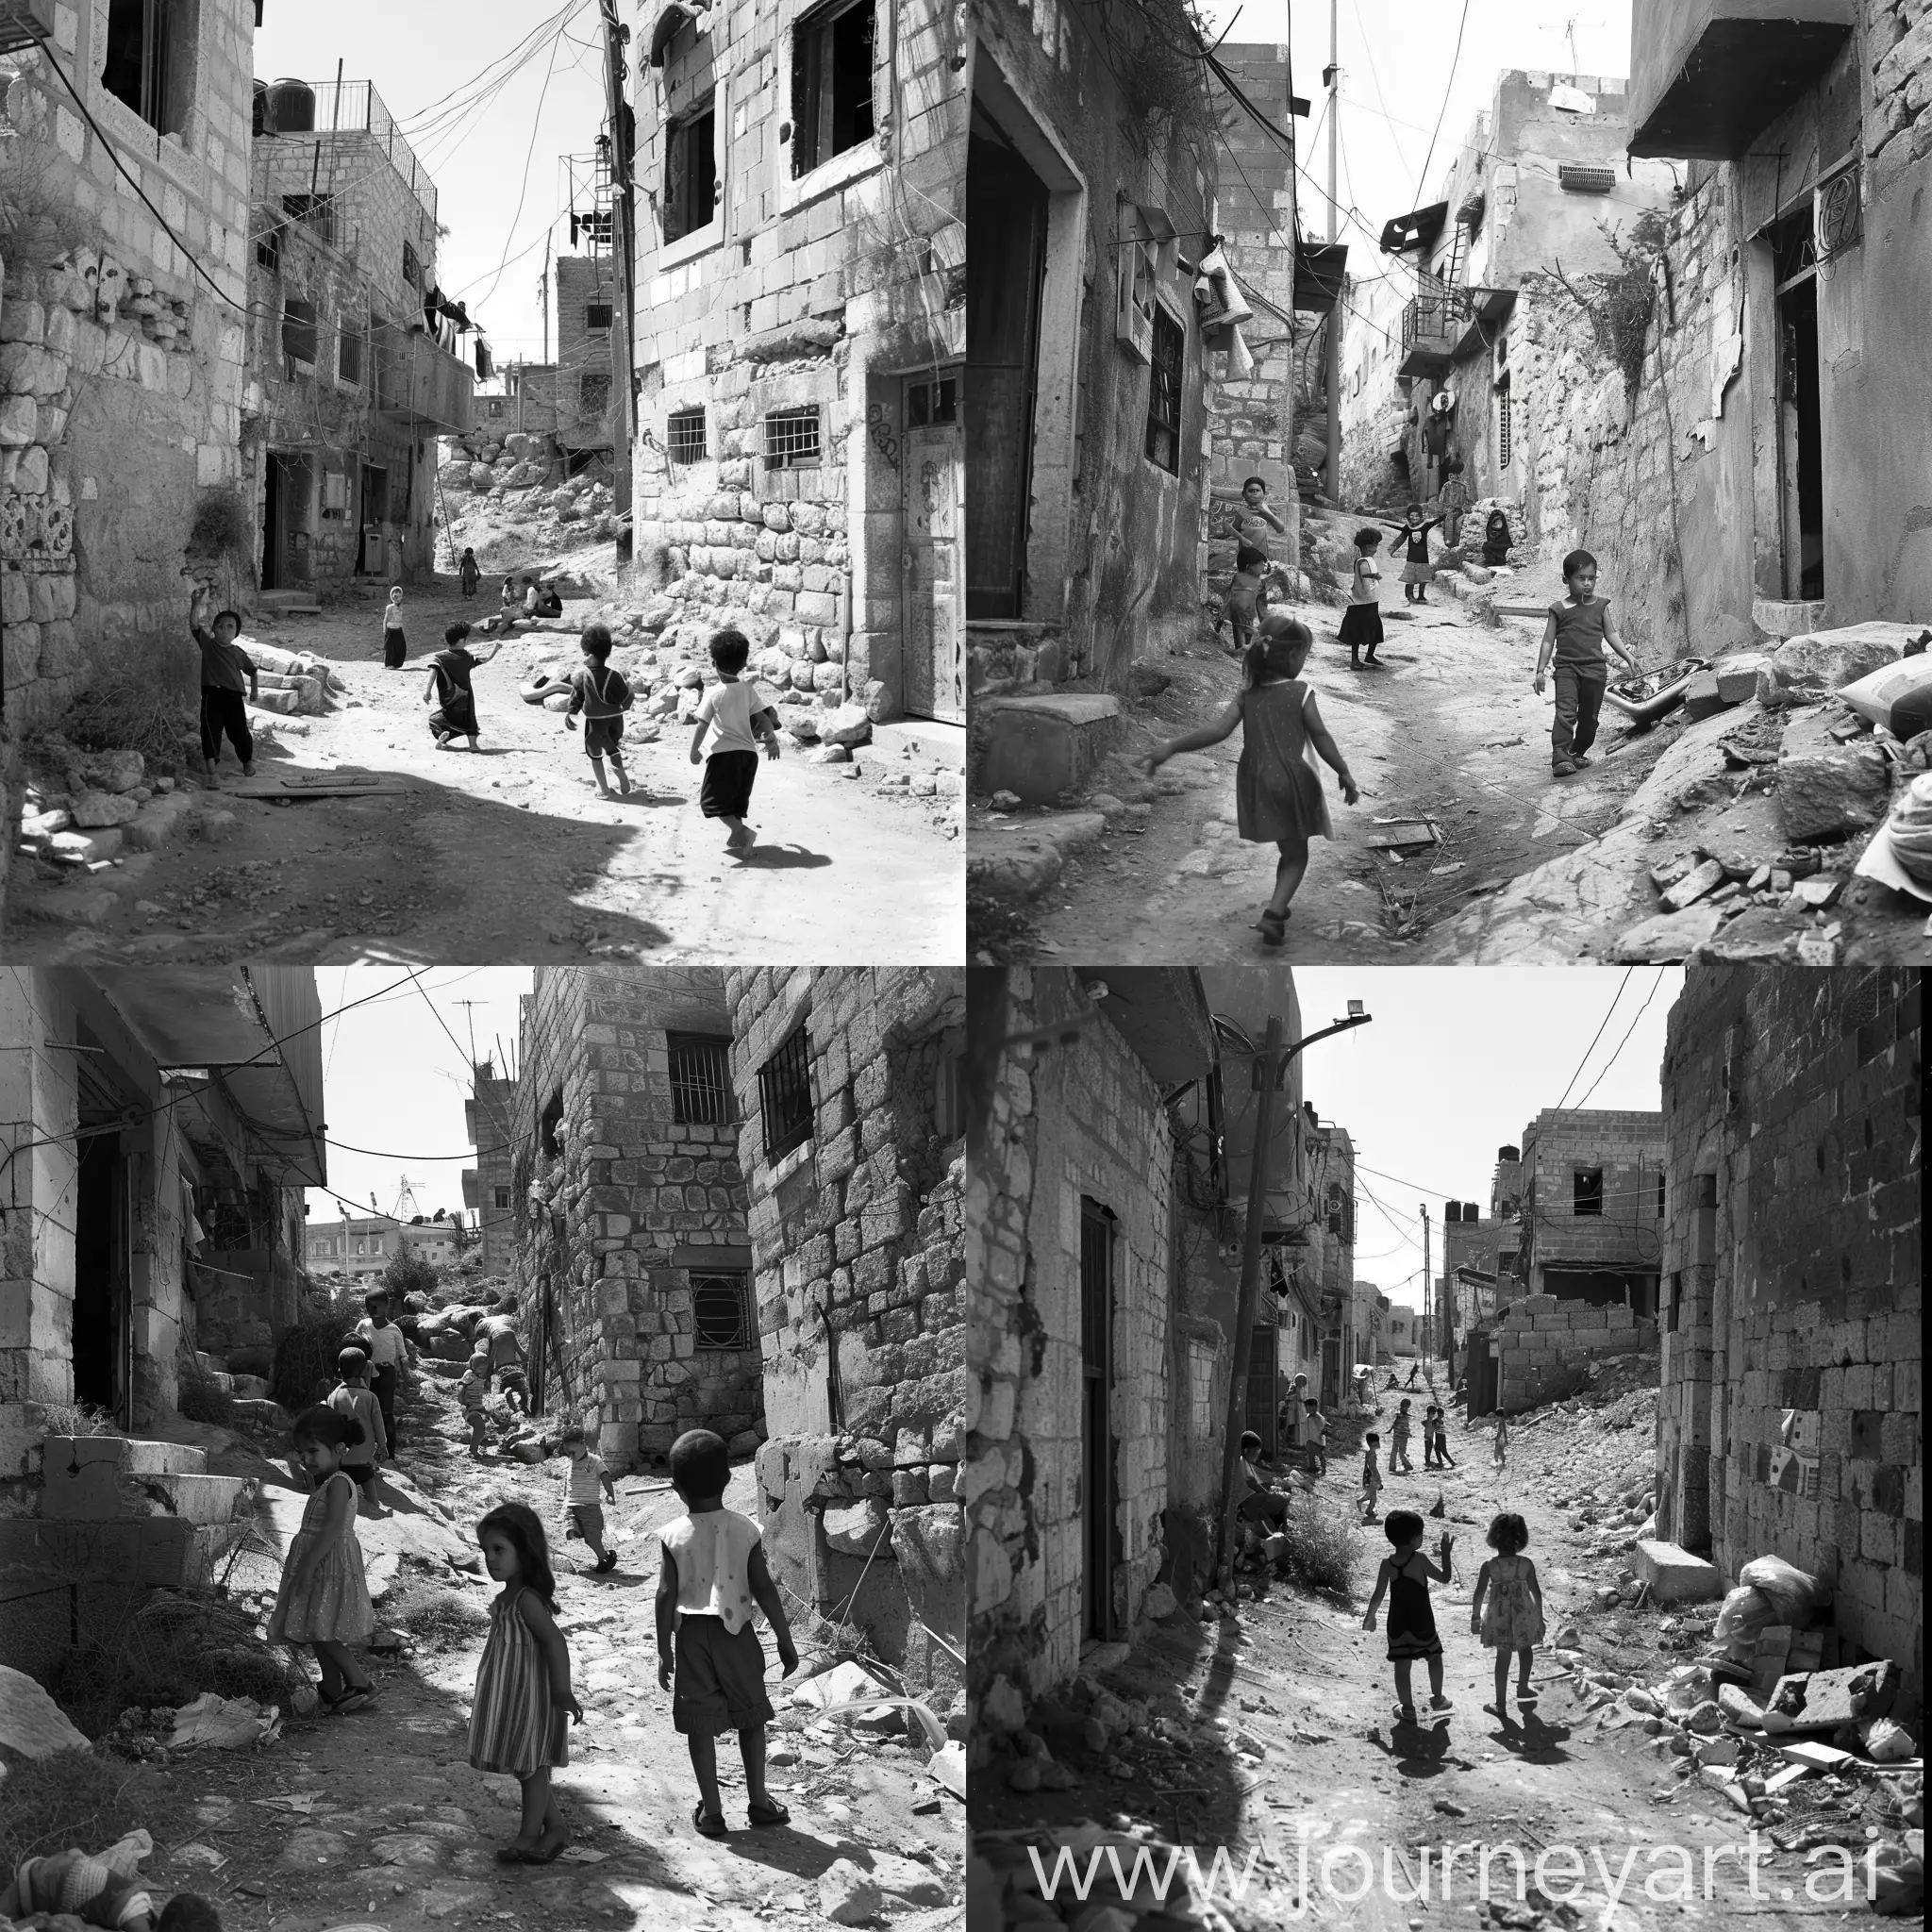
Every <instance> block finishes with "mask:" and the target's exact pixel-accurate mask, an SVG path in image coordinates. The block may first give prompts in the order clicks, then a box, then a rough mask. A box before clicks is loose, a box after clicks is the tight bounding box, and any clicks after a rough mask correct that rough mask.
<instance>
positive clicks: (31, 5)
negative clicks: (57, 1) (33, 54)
mask: <svg viewBox="0 0 1932 1932" xmlns="http://www.w3.org/2000/svg"><path fill="white" fill-rule="evenodd" d="M53 38H54V0H0V54H17V53H19V51H20V50H21V49H22V48H23V47H32V46H37V45H39V43H40V42H42V41H51V40H52V39H53Z"/></svg>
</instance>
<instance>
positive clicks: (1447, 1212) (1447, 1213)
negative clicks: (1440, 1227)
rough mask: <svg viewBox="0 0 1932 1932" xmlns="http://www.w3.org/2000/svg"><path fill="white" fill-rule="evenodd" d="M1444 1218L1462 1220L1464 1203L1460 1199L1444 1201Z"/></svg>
mask: <svg viewBox="0 0 1932 1932" xmlns="http://www.w3.org/2000/svg"><path fill="white" fill-rule="evenodd" d="M1442 1219H1443V1220H1444V1221H1460V1220H1461V1219H1462V1203H1461V1202H1460V1201H1444V1202H1443V1203H1442Z"/></svg>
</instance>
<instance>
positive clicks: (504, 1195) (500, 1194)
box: [495, 1188, 509, 1208]
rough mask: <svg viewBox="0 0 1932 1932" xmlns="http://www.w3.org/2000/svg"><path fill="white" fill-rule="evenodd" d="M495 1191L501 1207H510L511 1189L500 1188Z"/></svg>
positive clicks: (497, 1201)
mask: <svg viewBox="0 0 1932 1932" xmlns="http://www.w3.org/2000/svg"><path fill="white" fill-rule="evenodd" d="M495 1192H496V1205H497V1206H498V1207H499V1208H508V1206H509V1190H508V1188H498V1189H497V1190H496V1191H495Z"/></svg>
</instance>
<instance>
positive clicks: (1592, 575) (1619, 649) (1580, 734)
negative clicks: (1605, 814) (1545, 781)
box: [1536, 550, 1641, 778]
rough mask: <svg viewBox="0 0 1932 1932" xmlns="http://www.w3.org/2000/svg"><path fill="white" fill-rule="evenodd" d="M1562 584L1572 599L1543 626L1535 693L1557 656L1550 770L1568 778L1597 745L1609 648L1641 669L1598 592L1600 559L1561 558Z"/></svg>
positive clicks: (1580, 553)
mask: <svg viewBox="0 0 1932 1932" xmlns="http://www.w3.org/2000/svg"><path fill="white" fill-rule="evenodd" d="M1563 582H1564V584H1565V586H1566V587H1567V589H1568V591H1569V593H1570V594H1569V595H1568V596H1567V597H1564V598H1562V599H1561V600H1560V601H1559V602H1557V603H1555V604H1552V605H1551V606H1550V621H1549V622H1548V623H1547V624H1546V625H1543V642H1542V649H1541V650H1540V651H1539V652H1538V653H1537V654H1536V693H1537V695H1538V696H1539V697H1541V695H1542V691H1543V672H1544V669H1545V668H1546V667H1547V666H1548V664H1549V662H1550V660H1551V658H1553V657H1554V658H1555V659H1556V664H1557V717H1556V722H1555V723H1554V724H1552V725H1551V726H1550V771H1551V773H1552V774H1553V775H1554V776H1556V777H1558V778H1567V777H1569V775H1570V774H1572V773H1573V772H1574V771H1575V769H1576V768H1577V766H1578V765H1587V764H1589V762H1590V760H1589V759H1588V758H1585V757H1584V753H1585V752H1587V751H1588V750H1589V749H1590V748H1591V745H1592V744H1594V743H1595V742H1596V721H1597V713H1598V712H1599V711H1601V710H1602V709H1603V703H1604V691H1605V688H1606V687H1607V685H1608V683H1609V681H1610V674H1609V672H1608V671H1607V669H1606V668H1605V665H1604V646H1605V645H1606V644H1607V645H1608V646H1609V648H1610V649H1611V650H1613V651H1614V652H1615V653H1616V654H1617V656H1618V657H1620V658H1623V660H1624V663H1626V664H1627V665H1629V667H1630V669H1631V670H1632V671H1639V670H1641V666H1640V665H1639V664H1638V662H1637V659H1636V658H1633V657H1632V656H1631V655H1630V653H1629V652H1628V651H1626V650H1625V649H1624V640H1623V639H1622V638H1621V637H1619V636H1618V634H1617V620H1616V619H1615V618H1614V617H1612V616H1611V615H1610V605H1609V599H1608V598H1607V597H1599V596H1598V595H1597V594H1596V558H1593V557H1592V556H1591V554H1590V552H1589V551H1587V550H1573V551H1572V552H1571V553H1570V555H1569V556H1568V557H1566V558H1564V559H1563Z"/></svg>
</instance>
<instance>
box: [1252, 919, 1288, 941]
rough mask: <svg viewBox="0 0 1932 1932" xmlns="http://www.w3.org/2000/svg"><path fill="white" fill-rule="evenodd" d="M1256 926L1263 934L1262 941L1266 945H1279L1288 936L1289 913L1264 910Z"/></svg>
mask: <svg viewBox="0 0 1932 1932" xmlns="http://www.w3.org/2000/svg"><path fill="white" fill-rule="evenodd" d="M1256 928H1257V931H1258V932H1259V933H1260V935H1261V943H1262V944H1263V945H1264V946H1278V945H1279V944H1280V943H1281V942H1282V941H1283V940H1285V939H1286V938H1287V937H1288V914H1287V913H1285V912H1264V913H1262V915H1261V917H1260V918H1259V920H1258V921H1257V922H1256Z"/></svg>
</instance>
